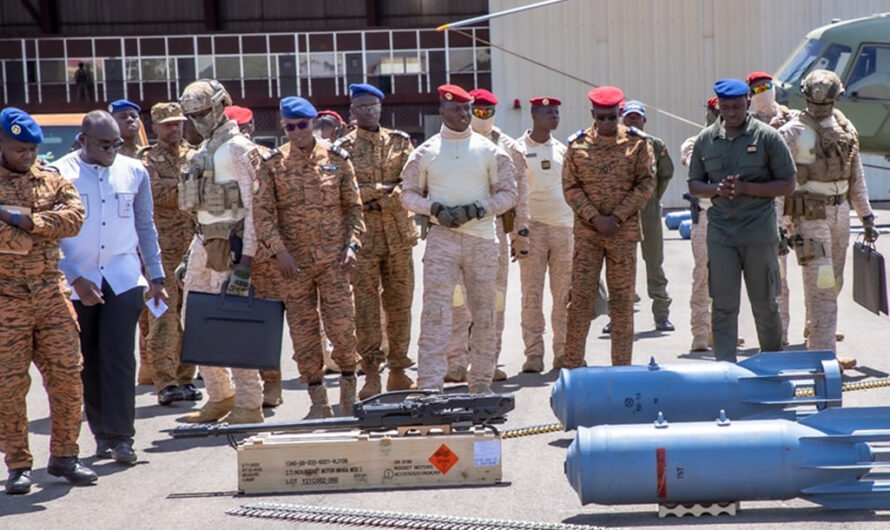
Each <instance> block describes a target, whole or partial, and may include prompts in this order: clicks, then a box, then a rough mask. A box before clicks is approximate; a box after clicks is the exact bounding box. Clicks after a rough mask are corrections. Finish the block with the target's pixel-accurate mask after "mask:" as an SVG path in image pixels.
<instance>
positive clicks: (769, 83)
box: [751, 81, 773, 94]
mask: <svg viewBox="0 0 890 530" xmlns="http://www.w3.org/2000/svg"><path fill="white" fill-rule="evenodd" d="M771 88H773V82H772V81H767V82H766V83H764V84H762V85H757V86H755V87H751V92H752V93H753V94H760V93H763V92H766V91H767V90H770V89H771Z"/></svg>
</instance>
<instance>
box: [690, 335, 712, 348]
mask: <svg viewBox="0 0 890 530" xmlns="http://www.w3.org/2000/svg"><path fill="white" fill-rule="evenodd" d="M689 351H708V337H706V336H704V335H695V336H693V337H692V345H691V346H690V347H689Z"/></svg>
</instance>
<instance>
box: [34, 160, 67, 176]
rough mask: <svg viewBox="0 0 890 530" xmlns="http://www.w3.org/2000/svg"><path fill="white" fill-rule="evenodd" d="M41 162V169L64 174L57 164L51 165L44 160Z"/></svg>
mask: <svg viewBox="0 0 890 530" xmlns="http://www.w3.org/2000/svg"><path fill="white" fill-rule="evenodd" d="M39 164H40V166H39V167H40V170H41V171H49V172H50V173H55V174H57V175H61V174H62V172H61V171H59V168H57V167H56V166H51V165H49V164H47V163H46V162H44V161H42V160H40V161H39Z"/></svg>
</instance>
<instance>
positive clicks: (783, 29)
mask: <svg viewBox="0 0 890 530" xmlns="http://www.w3.org/2000/svg"><path fill="white" fill-rule="evenodd" d="M529 3H530V2H529V0H489V12H491V13H494V12H497V11H501V10H504V9H509V8H512V7H516V6H519V5H526V4H529ZM886 11H890V1H888V0H881V1H878V0H847V1H844V2H835V1H829V0H821V1H808V0H785V1H782V2H775V1H767V0H749V1H747V2H713V1H710V0H671V1H669V2H668V1H663V0H624V1H617V0H613V1H609V0H569V1H568V2H564V3H562V4H557V5H554V6H549V7H544V8H540V9H536V10H532V11H527V12H525V13H521V14H518V15H509V16H505V17H501V18H495V19H493V20H492V21H491V22H490V27H491V35H492V42H493V44H495V45H498V46H502V47H503V48H505V49H506V50H509V51H511V52H514V53H517V54H520V55H522V56H527V57H529V58H531V59H534V60H536V61H538V62H540V63H543V64H544V65H547V66H549V67H551V68H553V69H554V70H558V71H561V72H565V73H566V74H570V75H572V76H575V77H577V78H580V80H576V79H572V78H570V77H568V76H567V75H564V74H561V73H558V72H555V71H551V70H548V69H547V68H544V67H542V66H537V65H534V64H532V63H529V62H528V61H526V60H523V59H520V58H517V57H516V56H514V55H511V54H509V53H506V52H504V51H500V50H498V49H496V48H494V47H493V48H492V85H493V87H492V89H493V92H494V93H495V94H496V95H497V96H498V98H499V99H500V101H501V104H500V105H499V108H498V114H497V123H498V125H499V126H501V127H502V128H504V129H505V130H506V131H507V132H508V133H509V134H511V135H518V134H521V132H522V131H524V130H525V129H527V128H528V127H529V126H530V124H531V118H530V116H529V104H528V99H529V98H530V97H534V96H539V95H549V96H554V97H557V98H559V99H561V100H562V101H563V106H562V108H561V118H562V119H561V124H560V129H559V130H558V131H557V135H558V136H559V137H560V138H561V139H563V140H564V139H565V138H566V137H568V136H569V135H570V134H572V133H573V132H574V131H576V130H578V129H580V128H582V127H587V126H589V124H590V112H589V109H590V103H589V102H588V100H587V96H586V94H587V91H588V90H589V89H590V86H591V84H594V83H595V84H598V85H615V86H619V87H621V88H622V89H623V90H624V92H625V94H626V95H627V97H628V98H629V99H639V100H642V101H644V102H645V103H646V104H647V105H648V106H649V110H648V115H649V117H648V123H647V126H646V131H647V132H650V133H651V134H654V135H656V136H659V137H661V138H663V139H664V140H665V142H666V143H667V145H668V148H669V150H670V154H671V157H672V158H673V159H674V161H675V163H676V165H677V166H679V163H678V158H679V147H680V144H681V143H682V142H683V140H684V139H686V138H687V137H689V136H692V135H694V134H696V133H697V132H698V131H699V127H697V126H693V125H690V124H687V123H684V122H683V121H681V120H678V119H675V118H671V117H669V116H666V115H664V114H660V113H659V112H658V111H657V110H656V107H657V108H658V109H663V110H664V111H667V112H670V113H673V114H676V115H679V116H681V117H683V118H686V119H688V120H691V121H693V122H696V123H699V122H701V123H703V122H704V108H703V105H704V103H705V101H706V100H707V98H708V97H710V96H711V95H713V92H712V91H711V86H712V85H713V82H714V81H715V80H717V79H720V78H725V77H738V78H744V77H745V76H746V75H747V74H748V73H749V72H751V71H754V70H764V71H767V72H775V71H776V70H777V69H778V68H779V66H781V64H782V62H784V60H785V59H786V58H787V57H788V56H789V55H790V54H791V52H792V51H794V49H795V47H796V46H797V44H798V43H799V42H800V41H801V40H802V39H803V37H804V35H805V34H806V33H807V32H808V31H809V30H811V29H813V28H815V27H818V26H821V25H824V24H827V23H829V22H831V19H832V18H843V19H849V18H856V17H860V16H867V15H871V14H874V13H879V12H886ZM514 99H519V100H520V101H521V103H522V108H521V109H519V110H517V109H514V108H513V100H514ZM866 158H867V161H868V162H869V163H873V164H876V165H882V166H884V167H890V164H888V162H887V161H886V160H883V159H882V158H880V157H866ZM867 176H868V180H869V191H870V193H871V194H872V195H871V196H872V199H873V200H887V199H890V192H888V188H890V171H886V170H880V169H867ZM685 190H686V171H685V169H684V168H682V167H678V169H677V172H676V173H675V178H674V180H673V181H672V182H671V186H670V187H669V188H668V191H667V193H666V194H665V198H664V204H665V206H667V207H678V206H683V205H684V204H685V201H683V200H682V198H681V196H682V194H683V192H684V191H685Z"/></svg>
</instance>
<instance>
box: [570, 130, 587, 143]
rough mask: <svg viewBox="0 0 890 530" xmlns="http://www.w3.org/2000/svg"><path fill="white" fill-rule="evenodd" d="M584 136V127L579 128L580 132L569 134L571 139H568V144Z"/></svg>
mask: <svg viewBox="0 0 890 530" xmlns="http://www.w3.org/2000/svg"><path fill="white" fill-rule="evenodd" d="M582 136H584V129H578V132H576V133H575V134H573V135H571V136H569V139H568V140H566V143H568V144H570V145H571V143H572V142H574V141H575V140H577V139H578V138H581V137H582Z"/></svg>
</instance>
